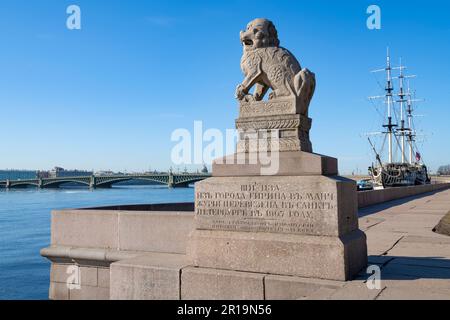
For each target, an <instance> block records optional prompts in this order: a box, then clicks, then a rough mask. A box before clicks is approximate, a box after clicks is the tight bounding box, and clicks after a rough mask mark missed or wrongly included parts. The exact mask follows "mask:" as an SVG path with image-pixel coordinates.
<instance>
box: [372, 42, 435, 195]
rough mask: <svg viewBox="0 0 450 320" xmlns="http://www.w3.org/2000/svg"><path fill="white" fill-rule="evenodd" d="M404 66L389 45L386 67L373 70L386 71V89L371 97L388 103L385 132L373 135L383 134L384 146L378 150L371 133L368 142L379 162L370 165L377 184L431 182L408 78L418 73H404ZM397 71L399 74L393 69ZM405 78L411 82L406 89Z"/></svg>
mask: <svg viewBox="0 0 450 320" xmlns="http://www.w3.org/2000/svg"><path fill="white" fill-rule="evenodd" d="M405 69H406V67H405V66H403V65H402V63H401V60H400V66H398V67H393V66H392V65H391V58H390V54H389V49H388V51H387V59H386V67H385V68H382V69H379V70H374V71H372V72H385V74H386V86H385V88H384V91H385V93H384V94H383V95H381V96H374V97H369V99H370V100H375V99H382V100H383V102H384V105H385V107H386V112H385V117H384V121H385V122H384V124H383V125H382V128H383V130H382V132H376V133H372V134H370V135H381V136H383V147H382V148H381V150H377V149H376V147H375V145H374V143H372V141H371V139H370V137H369V138H368V140H369V144H370V145H371V147H372V150H373V151H374V153H375V157H376V164H372V166H371V167H370V168H369V174H370V176H371V177H372V180H373V184H374V188H375V189H380V188H389V187H401V186H413V185H423V184H428V183H430V178H429V176H428V170H427V166H426V165H425V164H424V162H423V159H422V155H421V153H420V152H419V150H418V148H417V144H416V137H417V131H416V128H415V124H414V114H413V113H414V109H415V106H414V104H415V102H418V101H420V100H418V99H415V98H414V95H413V93H412V91H411V88H410V85H409V79H410V78H414V77H415V76H408V75H405V74H404V70H405ZM394 72H398V76H394V75H393V73H394ZM394 80H398V90H397V91H396V90H395V88H394ZM405 82H408V86H407V89H406V88H405V84H406V83H405ZM386 140H387V142H388V151H387V159H384V160H385V162H383V158H382V155H383V149H384V146H385V143H386Z"/></svg>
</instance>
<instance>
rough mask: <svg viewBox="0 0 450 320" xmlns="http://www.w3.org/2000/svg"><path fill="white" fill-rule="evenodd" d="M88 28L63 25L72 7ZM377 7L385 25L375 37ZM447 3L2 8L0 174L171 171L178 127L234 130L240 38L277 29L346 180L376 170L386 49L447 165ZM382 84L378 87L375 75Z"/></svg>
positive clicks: (319, 147) (319, 144) (13, 3)
mask: <svg viewBox="0 0 450 320" xmlns="http://www.w3.org/2000/svg"><path fill="white" fill-rule="evenodd" d="M71 4H76V5H79V6H80V7H81V11H82V30H75V31H70V30H68V29H67V28H66V19H67V17H68V15H67V14H66V8H67V7H68V6H69V5H71ZM370 4H378V5H379V6H380V7H381V10H382V29H381V30H375V31H373V30H372V31H371V30H368V29H367V28H366V19H367V17H368V15H367V14H366V9H367V7H368V6H369V5H370ZM449 16H450V4H449V3H448V2H447V1H435V0H430V1H426V2H424V1H403V0H399V1H362V0H358V1H325V0H323V1H301V0H295V1H280V0H278V1H266V0H265V1H250V0H249V1H243V0H241V1H238V0H231V1H212V0H210V1H199V0H191V1H175V0H172V1H142V0H129V1H125V0H122V1H119V0H109V1H101V0H79V1H76V0H71V1H65V0H40V1H38V0H34V1H29V0H2V1H1V2H0V40H1V43H2V45H1V47H0V48H1V50H0V119H1V120H0V121H1V132H2V135H1V137H0V155H1V156H0V168H33V169H49V168H51V167H53V166H55V165H58V166H63V167H66V168H80V169H95V170H100V169H112V170H127V171H139V170H147V169H148V168H149V167H151V168H152V169H167V168H168V167H169V166H170V165H171V164H170V161H171V159H170V154H171V149H172V147H173V146H174V143H173V142H171V139H170V138H171V133H172V132H173V131H174V130H175V129H177V128H186V129H189V130H193V126H194V121H195V120H201V121H203V126H204V128H205V129H207V128H218V129H221V130H225V129H227V128H233V126H234V120H235V118H236V117H237V102H236V101H235V100H234V90H235V87H236V85H237V84H238V83H240V82H241V80H242V74H241V70H240V67H239V62H240V57H241V54H242V49H241V45H240V43H239V31H240V30H241V29H243V28H244V27H245V25H246V24H247V22H249V21H250V20H252V19H254V18H256V17H267V18H269V19H271V20H273V21H274V22H275V24H276V26H277V28H278V31H279V36H280V39H281V43H282V45H283V46H285V47H286V48H288V49H289V50H290V51H292V52H293V53H294V54H295V55H296V56H297V58H298V59H299V61H300V62H301V64H302V66H303V67H307V68H309V69H311V70H312V71H313V72H315V73H316V76H317V81H318V87H317V91H316V95H315V97H314V100H313V102H312V104H311V117H312V118H313V120H314V124H313V129H312V132H311V138H312V142H313V146H314V149H315V151H316V152H317V153H322V154H327V155H330V156H334V157H337V158H339V161H340V170H341V173H349V172H352V171H355V170H357V169H359V170H360V171H362V172H364V173H365V172H366V168H367V167H368V166H369V165H370V163H371V162H372V161H373V157H372V154H371V150H370V148H369V146H368V143H367V141H366V139H365V138H364V137H361V134H362V133H364V132H368V131H373V130H376V129H377V124H379V122H380V119H379V116H378V114H377V112H376V110H375V109H374V108H373V106H372V104H371V103H370V102H369V101H368V100H367V99H366V97H367V96H370V95H374V94H379V93H380V90H379V87H378V85H377V81H376V78H375V77H374V75H372V74H370V73H369V71H370V70H372V69H375V68H379V67H382V66H383V64H384V59H385V51H386V46H390V48H391V51H392V55H393V58H394V61H397V60H398V58H399V57H400V56H401V57H403V61H404V63H405V64H406V65H408V67H409V72H410V73H414V74H417V75H419V77H418V78H417V79H415V80H414V82H413V84H414V87H415V88H416V89H417V94H418V95H419V96H420V97H423V98H425V99H426V102H425V103H423V104H421V108H420V109H419V110H418V113H420V114H424V115H426V117H424V118H420V119H419V120H420V125H421V128H423V130H424V131H425V132H426V133H427V138H426V143H425V144H424V145H423V147H422V154H423V156H424V159H425V160H426V162H427V163H428V165H429V166H430V167H431V169H434V170H435V169H436V168H437V166H439V165H441V164H447V163H450V142H449V137H450V125H449V124H450V108H449V101H450V79H449V74H450V59H449V57H450V41H449V40H450V19H449ZM379 79H380V80H381V78H379Z"/></svg>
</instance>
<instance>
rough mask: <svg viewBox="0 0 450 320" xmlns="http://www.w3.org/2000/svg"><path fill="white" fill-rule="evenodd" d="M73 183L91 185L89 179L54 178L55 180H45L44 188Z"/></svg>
mask: <svg viewBox="0 0 450 320" xmlns="http://www.w3.org/2000/svg"><path fill="white" fill-rule="evenodd" d="M68 183H73V184H77V185H80V186H90V181H89V180H84V179H67V180H54V181H51V180H50V181H44V182H43V184H42V188H59V187H61V186H62V185H64V184H68Z"/></svg>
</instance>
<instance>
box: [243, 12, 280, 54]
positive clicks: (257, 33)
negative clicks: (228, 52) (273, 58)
mask: <svg viewBox="0 0 450 320" xmlns="http://www.w3.org/2000/svg"><path fill="white" fill-rule="evenodd" d="M241 43H242V45H243V46H244V49H245V50H246V51H250V50H255V49H259V48H267V47H278V46H279V45H280V40H278V32H277V29H276V28H275V25H274V24H273V22H272V21H270V20H267V19H255V20H253V21H252V22H250V23H249V24H248V25H247V30H245V31H241Z"/></svg>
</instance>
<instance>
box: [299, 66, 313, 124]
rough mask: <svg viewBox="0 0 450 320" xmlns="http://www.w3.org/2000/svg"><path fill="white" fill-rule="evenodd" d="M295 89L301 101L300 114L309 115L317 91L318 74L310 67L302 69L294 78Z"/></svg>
mask: <svg viewBox="0 0 450 320" xmlns="http://www.w3.org/2000/svg"><path fill="white" fill-rule="evenodd" d="M294 83H295V91H296V93H297V97H298V98H299V99H300V101H301V110H300V114H302V115H305V116H308V108H309V104H310V102H311V100H312V97H313V95H314V92H315V91H316V75H315V74H314V73H312V72H311V71H309V70H308V69H303V70H302V71H300V72H299V73H298V74H297V75H296V76H295V79H294Z"/></svg>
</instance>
